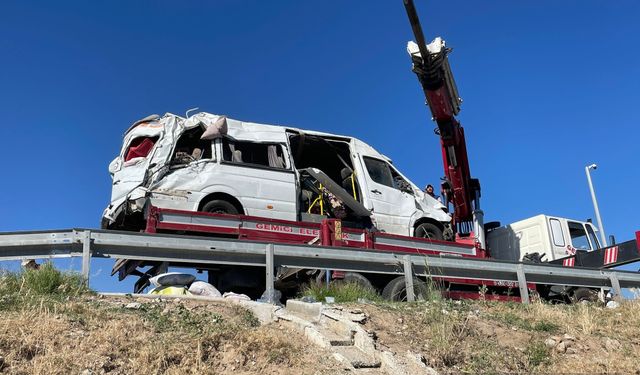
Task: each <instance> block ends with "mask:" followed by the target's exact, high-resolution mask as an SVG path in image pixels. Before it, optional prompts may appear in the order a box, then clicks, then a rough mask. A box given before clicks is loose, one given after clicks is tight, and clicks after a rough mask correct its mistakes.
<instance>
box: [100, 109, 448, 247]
mask: <svg viewBox="0 0 640 375" xmlns="http://www.w3.org/2000/svg"><path fill="white" fill-rule="evenodd" d="M109 172H110V173H111V175H112V177H113V188H112V196H111V203H110V204H109V206H108V207H107V208H106V209H105V211H104V214H103V224H102V225H103V227H106V228H115V229H134V230H135V229H139V226H140V220H141V217H142V211H143V210H144V207H145V205H146V204H148V203H149V202H150V203H151V204H152V205H154V206H156V207H161V208H171V209H178V210H187V211H205V212H214V213H229V214H245V215H251V216H260V217H267V218H274V219H282V220H291V221H295V220H305V221H316V220H320V219H322V218H324V217H338V218H341V219H344V220H345V221H347V222H348V221H353V222H361V223H362V222H367V221H368V223H369V224H366V223H365V224H363V225H365V226H366V225H371V224H373V225H375V227H376V228H377V229H378V230H382V231H385V232H388V233H393V234H399V235H407V236H412V235H416V236H420V237H425V236H427V237H430V238H435V239H452V238H453V230H452V228H451V225H450V222H451V216H450V215H449V213H448V212H447V209H446V207H445V206H444V205H443V204H442V203H440V202H439V201H438V200H436V199H434V198H432V197H431V196H429V195H427V194H425V193H424V192H423V191H422V190H421V189H419V188H418V187H417V186H416V185H415V184H413V183H412V182H411V181H409V179H407V178H406V177H405V176H403V175H402V174H401V173H400V172H399V171H398V170H397V169H396V168H395V167H394V166H393V165H392V163H391V160H390V159H388V158H387V157H385V156H384V155H382V154H380V153H379V152H377V151H376V150H375V149H373V148H372V147H371V146H369V145H367V144H366V143H364V142H362V141H360V140H358V139H356V138H352V137H346V136H339V135H334V134H327V133H320V132H314V131H307V130H301V129H296V128H291V127H283V126H273V125H264V124H256V123H249V122H242V121H238V120H233V119H229V118H226V117H224V116H219V115H214V114H209V113H204V112H202V113H198V114H195V115H193V116H191V117H189V118H187V119H185V118H183V117H180V116H176V115H172V114H166V115H164V116H162V117H159V116H150V117H148V118H145V119H143V120H140V121H138V122H136V123H134V125H133V126H132V127H131V128H130V129H129V130H128V131H127V133H126V134H125V137H124V142H123V146H122V149H121V152H120V154H119V155H118V156H117V157H116V158H115V159H114V160H113V161H112V162H111V164H110V165H109ZM322 181H324V183H323V182H322ZM363 216H367V217H366V218H365V217H363ZM136 227H138V228H136Z"/></svg>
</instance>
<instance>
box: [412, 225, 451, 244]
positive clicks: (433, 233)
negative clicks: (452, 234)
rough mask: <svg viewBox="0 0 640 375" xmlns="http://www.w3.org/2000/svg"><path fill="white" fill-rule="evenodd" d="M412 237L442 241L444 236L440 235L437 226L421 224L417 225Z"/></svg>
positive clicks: (440, 232)
mask: <svg viewBox="0 0 640 375" xmlns="http://www.w3.org/2000/svg"><path fill="white" fill-rule="evenodd" d="M413 236H414V237H420V238H430V239H432V240H439V241H444V236H443V235H442V229H440V228H438V226H437V225H435V224H432V223H422V224H420V225H418V226H417V227H416V230H415V231H413Z"/></svg>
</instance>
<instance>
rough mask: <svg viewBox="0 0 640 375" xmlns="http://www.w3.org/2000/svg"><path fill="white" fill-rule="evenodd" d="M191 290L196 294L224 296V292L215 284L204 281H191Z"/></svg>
mask: <svg viewBox="0 0 640 375" xmlns="http://www.w3.org/2000/svg"><path fill="white" fill-rule="evenodd" d="M189 292H191V294H193V295H196V296H207V297H222V294H221V293H220V292H219V291H218V289H216V287H215V286H213V285H211V284H209V283H207V282H204V281H194V282H193V283H191V286H190V287H189Z"/></svg>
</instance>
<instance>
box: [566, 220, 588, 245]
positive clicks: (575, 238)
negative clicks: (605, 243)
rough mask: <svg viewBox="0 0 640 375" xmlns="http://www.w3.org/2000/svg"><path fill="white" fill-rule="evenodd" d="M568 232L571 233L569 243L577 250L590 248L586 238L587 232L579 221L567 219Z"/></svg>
mask: <svg viewBox="0 0 640 375" xmlns="http://www.w3.org/2000/svg"><path fill="white" fill-rule="evenodd" d="M568 224H569V234H570V235H571V243H573V247H575V248H576V249H579V250H591V246H589V239H588V238H587V232H586V231H585V230H584V226H583V225H582V224H580V223H576V222H573V221H569V222H568Z"/></svg>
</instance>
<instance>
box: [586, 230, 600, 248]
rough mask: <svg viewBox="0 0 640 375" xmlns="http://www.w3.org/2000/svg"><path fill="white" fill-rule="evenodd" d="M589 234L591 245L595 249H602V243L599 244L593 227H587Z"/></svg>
mask: <svg viewBox="0 0 640 375" xmlns="http://www.w3.org/2000/svg"><path fill="white" fill-rule="evenodd" d="M586 227H587V233H588V234H589V239H590V240H591V244H592V245H593V248H594V249H599V248H600V242H598V237H597V236H596V234H595V232H594V231H593V228H592V227H591V225H587V226H586Z"/></svg>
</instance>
